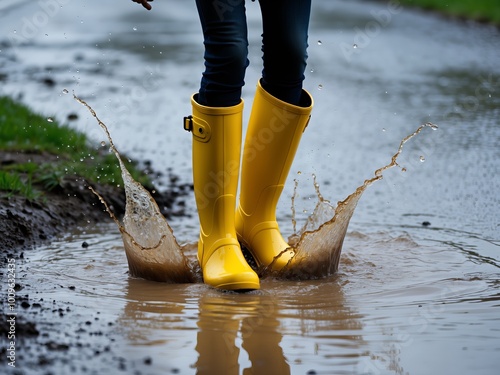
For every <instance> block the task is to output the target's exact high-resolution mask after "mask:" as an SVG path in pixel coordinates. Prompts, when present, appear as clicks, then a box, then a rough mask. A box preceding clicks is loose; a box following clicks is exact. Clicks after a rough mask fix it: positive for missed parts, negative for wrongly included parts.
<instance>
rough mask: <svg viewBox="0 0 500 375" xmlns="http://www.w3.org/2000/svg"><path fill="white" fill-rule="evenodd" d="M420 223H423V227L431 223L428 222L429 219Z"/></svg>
mask: <svg viewBox="0 0 500 375" xmlns="http://www.w3.org/2000/svg"><path fill="white" fill-rule="evenodd" d="M422 225H423V226H424V227H428V226H429V225H431V223H430V222H429V221H424V222H423V223H422Z"/></svg>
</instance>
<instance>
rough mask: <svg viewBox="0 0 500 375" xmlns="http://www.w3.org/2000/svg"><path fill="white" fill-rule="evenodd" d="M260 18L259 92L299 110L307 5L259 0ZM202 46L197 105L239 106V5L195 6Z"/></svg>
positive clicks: (240, 0)
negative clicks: (201, 66)
mask: <svg viewBox="0 0 500 375" xmlns="http://www.w3.org/2000/svg"><path fill="white" fill-rule="evenodd" d="M259 3H260V8H261V13H262V25H263V32H262V52H263V55H262V59H263V70H262V79H261V84H262V87H263V88H264V89H265V90H266V91H267V92H269V93H270V94H271V95H273V96H275V97H277V98H278V99H281V100H283V101H285V102H288V103H291V104H299V101H300V97H301V91H302V82H303V81H304V71H305V69H306V60H307V33H308V28H309V17H310V12H311V0H259ZM196 5H197V7H198V13H199V16H200V21H201V27H202V30H203V37H204V45H205V56H204V57H205V71H204V73H203V76H202V79H201V86H200V91H199V95H198V101H199V102H200V104H202V105H206V106H211V107H228V106H233V105H236V104H238V103H239V102H240V100H241V89H242V87H243V85H244V84H245V81H244V78H245V71H246V68H247V66H248V38H247V20H246V14H245V0H196Z"/></svg>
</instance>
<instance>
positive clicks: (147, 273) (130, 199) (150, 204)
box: [73, 95, 196, 283]
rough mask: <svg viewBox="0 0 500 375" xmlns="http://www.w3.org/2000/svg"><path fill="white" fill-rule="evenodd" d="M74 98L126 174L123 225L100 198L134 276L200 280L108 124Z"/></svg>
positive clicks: (165, 280) (157, 279) (158, 279)
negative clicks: (133, 173) (125, 161)
mask: <svg viewBox="0 0 500 375" xmlns="http://www.w3.org/2000/svg"><path fill="white" fill-rule="evenodd" d="M73 97H74V98H75V99H76V100H77V101H78V102H80V103H81V104H83V105H84V106H85V107H87V108H88V110H89V111H90V113H91V114H92V116H93V117H94V118H95V119H96V120H97V122H98V123H99V125H100V126H101V128H102V129H103V130H104V132H105V133H106V136H107V137H108V141H109V144H110V148H111V150H112V151H113V153H114V154H115V155H116V158H117V159H118V162H119V164H120V169H121V171H122V178H123V184H124V188H125V196H126V207H125V215H124V217H123V224H121V223H120V222H119V220H118V219H117V218H116V217H115V215H114V214H113V213H112V212H111V211H110V209H109V207H108V206H107V204H106V202H105V201H104V200H103V199H102V197H100V196H99V195H98V194H97V192H95V191H94V190H93V189H92V191H94V193H96V194H97V195H98V196H99V199H100V200H101V202H102V203H103V204H104V205H105V207H106V210H107V211H108V213H109V214H110V216H111V217H112V218H113V220H114V221H115V222H116V224H117V225H118V227H119V229H120V232H121V235H122V239H123V244H124V246H125V253H126V255H127V261H128V265H129V270H130V274H131V275H132V276H136V277H142V278H145V279H148V280H154V281H162V282H173V283H182V282H193V281H195V280H196V276H195V271H194V268H195V267H194V265H193V264H192V263H193V262H190V261H189V259H188V258H187V257H186V256H185V255H184V253H183V251H182V248H181V246H180V245H179V244H178V243H177V240H176V239H175V237H174V234H173V231H172V229H171V228H170V226H169V225H168V223H167V220H166V219H165V218H164V217H163V215H162V214H161V213H160V209H159V208H158V205H157V204H156V202H155V200H154V199H153V197H152V196H151V194H149V192H148V191H147V190H146V189H145V188H144V187H143V186H142V185H141V184H140V183H138V182H137V181H135V180H134V179H133V178H132V176H131V175H130V173H129V172H128V171H127V168H126V167H125V165H124V164H123V162H122V160H121V157H120V154H119V153H118V150H117V149H116V147H115V145H114V143H113V140H112V138H111V135H110V134H109V131H108V129H107V127H106V125H105V124H104V123H103V122H102V121H101V120H100V119H99V117H97V114H96V113H95V111H94V110H93V109H92V108H91V107H90V106H89V105H88V104H87V103H86V102H85V101H84V100H82V99H80V98H78V97H77V96H75V95H73Z"/></svg>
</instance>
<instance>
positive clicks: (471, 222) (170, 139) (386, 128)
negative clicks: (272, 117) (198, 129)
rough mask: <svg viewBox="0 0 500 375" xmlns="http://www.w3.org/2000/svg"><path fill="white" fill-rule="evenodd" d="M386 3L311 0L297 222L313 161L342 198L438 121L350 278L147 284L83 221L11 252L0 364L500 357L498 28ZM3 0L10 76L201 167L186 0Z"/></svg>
mask: <svg viewBox="0 0 500 375" xmlns="http://www.w3.org/2000/svg"><path fill="white" fill-rule="evenodd" d="M42 3H43V4H44V5H42ZM56 3H57V6H53V5H54V4H56ZM47 4H52V5H50V6H49V5H47ZM390 4H393V2H391V3H385V2H365V1H349V2H348V1H337V2H332V1H328V0H316V1H314V2H313V9H314V11H313V15H312V19H311V32H310V48H309V56H310V57H309V66H308V73H307V79H306V88H307V89H308V90H309V91H310V92H311V93H312V95H313V96H314V99H315V110H314V113H313V118H312V120H311V123H310V125H309V127H308V129H307V132H306V133H305V134H304V137H303V141H302V143H301V147H300V149H299V152H298V155H297V157H296V160H295V163H294V165H293V166H292V172H291V175H290V177H289V184H288V186H287V188H286V189H285V192H284V194H283V198H282V201H281V203H280V207H279V210H278V217H279V220H280V225H281V227H282V229H283V231H284V232H285V233H286V234H291V233H292V231H293V226H292V221H291V209H290V205H291V202H290V198H291V196H292V194H293V179H297V180H298V183H299V188H298V195H297V197H296V199H295V203H296V213H297V219H298V221H299V223H300V222H303V221H304V220H305V219H306V217H307V216H308V215H309V214H310V213H311V210H312V209H313V208H314V204H315V201H316V194H315V190H314V186H313V178H312V174H315V175H316V176H317V179H318V183H319V185H320V187H321V193H322V194H323V196H324V197H325V198H326V199H330V200H331V201H332V202H336V201H338V200H342V199H344V198H345V197H346V196H347V195H349V194H350V193H352V192H353V191H354V190H355V188H356V187H357V186H359V185H360V184H362V182H363V180H365V179H367V178H371V177H372V176H373V172H374V171H375V169H377V168H379V167H381V166H383V165H385V164H387V163H388V161H389V160H390V157H391V156H392V155H393V154H394V152H395V151H396V150H397V147H398V145H399V142H400V140H401V139H402V138H403V137H405V136H406V135H407V134H410V133H411V132H413V131H414V130H415V129H416V128H417V127H418V125H420V124H421V123H424V122H428V121H430V122H433V123H435V124H437V125H438V126H439V129H438V130H436V131H432V130H430V129H426V131H424V132H422V133H421V134H420V135H419V136H418V137H416V138H414V139H412V140H411V141H410V142H408V143H407V144H406V145H405V147H404V151H403V154H402V155H401V157H400V159H399V164H400V165H401V167H404V169H401V168H393V169H392V170H390V171H388V172H387V173H386V174H385V178H384V179H383V180H382V181H378V182H377V183H375V184H374V185H373V186H370V187H369V188H368V189H367V191H366V192H365V193H364V195H363V197H362V198H361V200H360V202H359V204H358V207H357V209H356V212H355V214H354V216H353V218H352V220H351V224H350V227H349V231H348V234H347V236H346V239H345V242H344V250H343V253H342V258H341V262H340V269H339V272H338V274H337V275H334V276H332V277H329V278H327V279H322V280H317V281H279V280H273V279H265V280H263V281H262V290H261V291H259V292H253V293H250V294H246V295H235V294H226V293H219V292H216V291H213V290H211V289H209V288H207V287H205V286H204V285H202V284H179V285H166V284H162V283H154V282H148V281H144V280H140V279H133V278H130V277H128V275H127V262H126V258H125V253H124V251H123V244H122V241H121V237H120V234H119V232H118V229H117V228H116V226H115V224H114V223H111V224H108V223H103V224H102V226H97V227H83V228H79V229H78V230H75V232H73V233H68V234H67V235H65V236H63V237H62V238H61V239H60V240H58V241H56V242H54V243H52V244H51V245H49V246H44V247H40V248H37V249H36V250H34V251H30V252H25V254H24V259H17V260H16V266H17V269H18V271H20V272H18V274H17V279H16V283H17V284H18V287H17V288H16V289H17V290H16V298H17V299H16V312H17V314H18V315H17V316H16V317H17V319H18V320H17V323H18V325H17V326H16V328H17V329H18V336H19V340H18V341H16V368H15V369H13V368H12V367H9V366H7V362H8V361H7V360H6V354H7V351H8V350H4V348H5V346H6V342H8V340H7V335H8V332H9V331H8V329H7V328H8V327H7V328H5V327H2V330H1V332H2V358H1V362H0V363H1V366H2V371H3V368H5V369H6V371H8V372H9V373H16V372H15V371H17V373H20V374H22V373H26V374H31V373H40V371H42V373H53V374H66V373H69V372H70V371H71V372H73V373H96V374H97V373H104V372H106V371H108V372H110V373H115V372H118V371H120V372H122V373H142V374H149V373H151V374H154V373H160V372H162V373H179V374H191V373H198V374H216V373H217V374H222V373H227V374H233V373H234V374H238V373H245V374H251V373H254V374H267V373H273V374H307V373H309V374H314V373H316V374H342V373H347V374H407V373H408V374H428V373H454V374H470V373H474V374H496V373H497V369H498V366H499V365H500V359H499V358H500V332H499V331H500V318H499V316H500V315H499V312H500V309H499V308H500V306H499V305H500V302H499V300H500V282H499V276H500V271H499V267H500V253H499V251H500V238H499V234H498V233H499V226H500V214H499V195H498V191H499V190H500V179H499V177H498V175H499V172H500V170H499V169H500V168H499V161H498V160H499V158H500V151H499V148H498V144H499V141H500V128H499V124H498V121H499V120H498V119H499V118H500V99H499V98H500V96H499V89H500V85H499V83H500V67H499V64H498V61H500V52H499V51H500V48H499V47H500V38H499V37H500V32H499V31H498V30H497V29H495V28H492V27H490V26H485V25H476V24H469V23H463V22H455V21H453V20H447V19H443V18H441V17H437V16H433V15H431V14H427V13H421V12H417V11H414V10H408V9H402V8H399V7H396V6H394V5H390ZM59 5H61V7H59ZM247 8H248V15H249V21H250V22H249V27H250V38H251V40H250V43H251V46H250V52H251V57H250V60H251V65H250V67H249V69H248V72H247V79H246V82H247V85H246V87H245V91H244V99H245V100H246V102H247V111H246V113H245V116H246V118H248V114H249V111H248V109H249V107H250V103H251V99H252V95H253V91H254V86H255V82H256V81H257V79H258V77H259V74H260V69H261V68H260V52H259V51H260V47H259V42H260V25H259V14H258V4H255V3H251V2H248V5H247ZM0 11H1V13H2V16H3V17H2V24H1V26H0V50H1V52H0V94H2V95H3V94H7V95H11V96H13V97H19V98H21V100H22V101H23V102H25V103H28V104H30V105H31V106H32V107H33V108H34V109H36V110H37V111H40V112H42V113H44V114H46V115H47V116H55V117H57V118H58V119H60V120H65V119H67V118H69V119H72V120H71V121H70V124H71V125H72V126H74V127H75V128H78V129H81V130H83V131H85V132H86V133H87V134H89V135H90V136H91V137H93V138H94V139H95V140H96V142H100V141H101V140H105V136H104V134H103V132H102V130H101V129H100V128H99V126H97V124H96V122H95V120H94V119H93V118H92V117H91V116H90V115H89V113H88V111H86V109H85V108H83V107H82V106H81V105H80V104H79V103H77V102H76V101H75V100H74V99H73V98H72V95H71V93H72V92H74V93H75V94H77V95H78V96H80V97H82V98H84V99H85V100H86V101H87V102H88V103H89V104H91V105H92V107H93V108H94V109H95V110H96V111H97V112H98V114H99V117H100V118H101V119H102V120H103V121H104V122H105V123H106V124H107V125H108V127H109V130H110V131H111V134H112V136H113V139H114V141H115V144H116V146H117V148H118V149H119V150H120V151H121V152H125V153H127V154H128V155H129V156H130V157H132V158H136V159H138V160H151V162H152V166H153V168H154V169H156V170H168V169H171V170H172V171H173V172H174V173H175V174H176V175H178V176H180V179H181V180H182V181H181V182H189V181H190V178H191V169H190V168H191V166H190V163H191V160H190V144H191V137H190V136H189V134H186V133H185V132H184V131H183V130H182V126H181V119H182V117H183V116H184V115H186V114H189V112H190V107H189V105H190V104H189V96H190V95H191V93H193V92H194V91H196V89H197V85H198V82H199V78H200V72H201V70H202V68H203V62H202V60H201V56H202V55H201V54H202V45H201V40H200V29H199V26H198V21H197V19H196V15H195V7H194V4H193V3H192V2H185V1H180V0H177V1H174V0H169V1H165V2H160V1H156V2H154V8H153V11H151V12H146V11H143V10H142V9H141V8H140V7H139V6H138V5H135V4H129V2H124V3H123V4H121V5H120V7H119V8H118V7H117V6H116V4H114V3H113V4H111V2H110V3H109V4H108V3H105V4H103V3H100V4H99V5H96V4H93V3H89V2H84V3H81V2H72V1H69V0H53V1H47V2H40V3H35V2H30V1H27V0H23V1H10V0H6V1H3V2H2V4H1V5H0ZM64 89H66V90H68V91H69V93H70V94H65V93H64V92H63V90H64ZM157 182H158V183H159V184H163V185H164V186H166V185H167V184H168V181H162V180H161V178H160V180H158V181H157ZM188 202H190V204H191V206H189V205H188V207H187V211H188V212H190V213H191V215H189V216H185V217H181V218H175V219H173V220H171V221H169V223H170V225H171V226H172V228H173V230H174V233H175V235H176V236H177V238H178V239H179V240H180V241H181V242H191V241H194V240H195V239H196V236H197V219H196V211H195V209H194V200H188ZM423 223H425V224H426V225H423ZM84 242H86V243H87V244H88V245H89V246H88V247H82V243H84ZM4 267H5V272H4V279H3V280H2V293H4V292H3V291H4V290H6V287H5V286H6V285H7V267H8V264H5V265H4ZM4 296H5V294H2V298H4ZM6 298H7V297H5V298H4V299H6ZM2 302H3V306H4V317H8V318H9V316H8V315H7V312H8V307H9V304H8V300H7V302H6V301H2ZM4 317H3V318H4ZM6 324H7V322H6V319H3V320H2V325H3V326H5V325H6ZM30 324H34V327H33V326H31V325H30ZM7 349H8V348H7Z"/></svg>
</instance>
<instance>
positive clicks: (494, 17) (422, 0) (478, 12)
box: [399, 0, 500, 26]
mask: <svg viewBox="0 0 500 375" xmlns="http://www.w3.org/2000/svg"><path fill="white" fill-rule="evenodd" d="M399 2H400V3H401V4H403V5H410V6H416V7H420V8H423V9H428V10H435V11H439V12H441V13H444V14H447V15H450V16H454V17H460V18H467V19H472V20H475V21H480V22H488V23H492V24H495V25H497V26H500V1H498V0H479V1H478V0H399Z"/></svg>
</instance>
